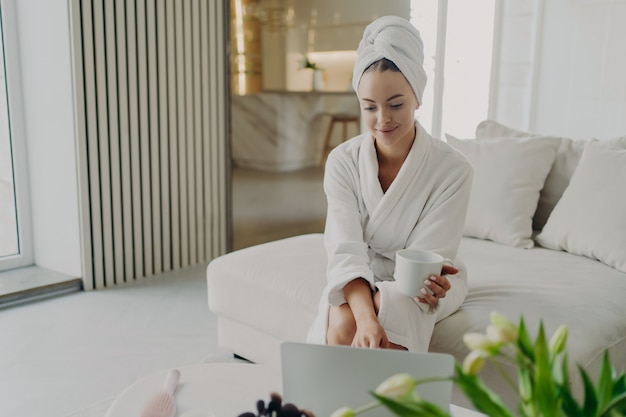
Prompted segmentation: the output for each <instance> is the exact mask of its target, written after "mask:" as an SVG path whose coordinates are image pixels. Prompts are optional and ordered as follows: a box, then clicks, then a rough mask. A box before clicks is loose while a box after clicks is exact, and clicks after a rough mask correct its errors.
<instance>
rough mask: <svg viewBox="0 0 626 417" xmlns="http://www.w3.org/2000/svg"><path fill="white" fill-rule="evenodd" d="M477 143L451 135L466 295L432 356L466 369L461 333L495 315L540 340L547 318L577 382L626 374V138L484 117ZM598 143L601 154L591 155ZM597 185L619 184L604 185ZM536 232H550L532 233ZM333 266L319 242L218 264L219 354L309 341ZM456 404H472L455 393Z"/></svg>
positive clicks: (255, 356) (438, 335) (210, 275)
mask: <svg viewBox="0 0 626 417" xmlns="http://www.w3.org/2000/svg"><path fill="white" fill-rule="evenodd" d="M477 139H478V140H474V141H459V140H457V139H455V138H451V137H449V138H448V141H449V142H450V143H451V144H452V145H453V146H455V147H457V148H458V149H459V150H461V151H462V152H464V153H465V154H466V156H467V157H468V159H470V162H472V164H474V168H475V180H474V185H473V189H472V197H471V199H470V207H469V210H468V217H467V221H466V228H465V235H466V237H464V238H463V240H462V242H461V246H460V249H459V256H460V257H461V258H462V259H463V261H464V262H465V263H466V265H467V269H468V271H469V294H468V296H467V298H466V300H465V302H464V303H463V305H462V306H461V308H460V309H459V310H458V311H457V312H456V313H454V314H453V315H451V316H450V317H448V318H446V319H444V320H442V321H440V322H439V323H438V324H437V325H436V327H435V331H434V334H433V338H432V340H431V343H430V350H431V351H434V352H447V353H450V354H452V355H454V356H455V358H456V359H457V360H459V361H462V360H463V358H464V357H465V355H466V354H467V352H468V350H467V348H466V347H465V345H464V344H463V341H462V336H463V334H465V333H467V332H474V331H477V332H482V331H484V329H485V327H486V326H487V324H488V321H489V314H490V312H492V311H498V312H500V313H502V314H503V315H505V316H507V317H509V318H510V319H511V320H513V321H515V322H516V321H517V320H518V319H519V317H520V316H523V317H524V319H525V321H526V323H527V325H528V327H529V329H530V330H531V332H533V333H534V332H536V330H537V328H538V324H539V321H540V320H541V321H543V323H544V325H545V328H546V331H547V332H549V333H550V332H553V331H554V330H555V329H556V328H557V327H558V326H559V325H561V324H566V325H567V326H568V328H569V341H568V349H569V356H570V363H571V366H572V370H571V372H570V374H571V375H572V376H573V384H574V385H575V386H578V387H579V386H580V385H579V384H580V381H579V378H578V371H577V370H576V369H575V367H574V366H575V364H581V365H583V366H584V367H585V368H586V369H588V370H589V372H590V373H591V375H592V376H595V375H597V372H598V370H599V366H600V361H601V359H602V355H603V352H604V351H605V350H606V349H608V351H609V353H610V356H611V360H612V362H613V364H614V366H615V367H616V368H617V369H618V370H626V302H625V298H626V197H624V196H622V195H618V194H620V193H619V192H612V190H618V189H620V188H619V187H620V185H621V190H622V191H621V194H623V193H624V192H623V191H624V190H625V189H626V187H625V184H626V183H625V181H626V180H625V179H626V137H625V138H618V139H615V140H612V141H605V142H594V141H584V142H583V141H575V140H572V139H568V138H553V137H545V136H538V135H535V136H532V137H531V136H530V135H529V134H525V133H524V132H518V131H514V130H512V129H509V128H507V127H506V126H502V125H500V124H498V123H495V122H492V121H485V122H483V123H481V124H480V125H479V126H478V128H477ZM538 143H543V145H541V146H537V144H538ZM589 143H599V144H601V146H600V145H598V146H596V145H593V146H594V148H593V149H591V150H589V151H587V149H589ZM592 151H593V152H592ZM546 155H548V156H546ZM581 155H582V156H583V158H582V159H581ZM494 160H495V161H499V162H497V163H495V164H494V163H492V162H494ZM579 160H580V162H579ZM502 161H505V163H502ZM494 170H496V171H494ZM574 173H576V176H573V174H574ZM598 181H600V182H598ZM598 184H602V185H603V186H605V187H618V188H614V189H613V188H608V189H606V190H603V189H597V187H598ZM504 186H506V187H504ZM564 190H567V191H566V192H565V193H564ZM502 193H505V194H506V195H504V194H502ZM585 193H587V194H586V195H585ZM581 196H583V197H582V198H581ZM528 200H531V201H530V202H529V201H528ZM546 222H547V223H546ZM533 224H534V226H535V229H543V231H542V232H541V233H539V234H537V233H538V232H537V230H535V231H534V232H533V228H532V225H533ZM538 242H541V244H542V246H543V247H540V246H539V245H538ZM325 266H326V254H325V252H324V248H323V236H322V235H321V234H310V235H302V236H296V237H292V238H288V239H283V240H280V241H275V242H270V243H266V244H262V245H258V246H254V247H250V248H246V249H242V250H239V251H236V252H232V253H229V254H227V255H224V256H222V257H219V258H217V259H215V260H213V261H212V262H211V263H210V264H209V266H208V270H207V279H208V296H209V300H208V301H209V307H210V309H211V310H212V311H213V312H215V313H216V314H217V315H218V317H219V319H218V320H219V344H220V346H221V347H223V348H226V349H229V350H232V351H233V353H234V354H236V355H239V356H241V357H244V358H246V359H249V360H251V361H253V362H258V363H275V362H277V361H278V360H279V345H280V343H282V342H283V341H304V340H305V338H306V334H307V331H308V328H309V326H310V325H311V323H312V322H313V319H314V317H315V315H316V312H317V311H316V310H317V305H318V300H319V297H320V295H321V293H322V289H323V287H324V285H325ZM508 371H509V372H513V369H510V368H509V369H508ZM483 377H484V378H485V380H486V382H487V383H488V384H489V385H490V386H492V387H493V388H494V389H496V391H497V392H499V394H500V395H501V396H502V397H503V399H504V400H505V401H506V402H507V403H509V404H514V403H515V402H516V399H515V397H514V395H513V393H512V391H510V390H508V389H507V387H506V385H505V384H503V383H502V379H501V376H500V375H499V374H498V373H497V372H496V371H495V370H494V369H486V370H485V371H484V372H483ZM453 402H455V403H456V404H459V405H468V404H469V403H468V401H467V400H466V399H465V398H464V397H463V396H462V394H460V393H459V392H457V391H456V390H455V392H454V398H453Z"/></svg>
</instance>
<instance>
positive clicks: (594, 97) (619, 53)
mask: <svg viewBox="0 0 626 417" xmlns="http://www.w3.org/2000/svg"><path fill="white" fill-rule="evenodd" d="M543 21H544V22H545V23H544V25H543V30H542V50H541V55H540V56H541V61H540V62H539V78H538V82H537V100H536V103H537V106H536V112H537V113H536V116H535V120H534V125H535V127H536V129H537V130H540V131H546V132H558V133H559V134H561V135H564V136H569V137H582V138H589V137H599V138H611V137H616V136H623V135H626V25H625V24H624V23H625V22H626V1H624V0H621V1H610V0H605V1H600V0H596V1H574V2H573V1H571V0H549V1H545V6H544V18H543ZM552 22H559V23H558V24H553V23H552Z"/></svg>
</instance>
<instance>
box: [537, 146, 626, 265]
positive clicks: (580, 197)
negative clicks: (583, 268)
mask: <svg viewBox="0 0 626 417" xmlns="http://www.w3.org/2000/svg"><path fill="white" fill-rule="evenodd" d="M625 180H626V138H625V139H623V140H613V141H611V142H591V143H589V145H587V147H586V148H585V151H584V152H583V155H582V157H581V159H580V163H579V164H578V167H577V168H576V171H575V172H574V175H573V176H572V179H571V181H570V184H569V186H568V187H567V189H566V190H565V192H564V193H563V197H562V198H561V200H560V201H559V202H558V204H557V205H556V207H555V208H554V210H553V211H552V214H551V215H550V218H549V219H548V222H547V223H546V225H545V227H544V228H543V231H542V232H541V233H540V234H539V235H537V237H536V240H537V243H539V244H540V245H541V246H544V247H546V248H550V249H559V250H565V251H567V252H570V253H573V254H576V255H583V256H587V257H589V258H593V259H597V260H599V261H601V262H603V263H605V264H607V265H609V266H612V267H614V268H616V269H618V270H620V271H622V272H626V214H625V213H626V194H625V193H624V184H625Z"/></svg>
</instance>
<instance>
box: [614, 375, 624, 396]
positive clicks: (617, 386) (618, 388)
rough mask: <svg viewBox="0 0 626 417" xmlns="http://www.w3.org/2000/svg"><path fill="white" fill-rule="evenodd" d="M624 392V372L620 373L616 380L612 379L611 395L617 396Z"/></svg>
mask: <svg viewBox="0 0 626 417" xmlns="http://www.w3.org/2000/svg"><path fill="white" fill-rule="evenodd" d="M624 392H626V374H623V373H622V374H621V375H620V376H619V377H618V378H617V379H616V380H614V381H613V392H612V393H611V394H612V396H613V397H617V396H619V395H621V394H623V393H624Z"/></svg>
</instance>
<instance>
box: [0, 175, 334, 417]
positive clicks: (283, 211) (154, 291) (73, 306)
mask: <svg viewBox="0 0 626 417" xmlns="http://www.w3.org/2000/svg"><path fill="white" fill-rule="evenodd" d="M321 177H322V175H321V170H320V169H318V168H314V169H307V170H303V171H299V172H293V173H288V174H271V173H263V172H255V171H248V170H235V172H234V184H233V203H234V207H233V210H234V213H233V214H234V229H235V235H234V245H235V247H237V248H239V247H245V246H249V245H251V244H254V243H259V242H263V241H268V240H273V239H277V238H282V237H287V236H291V235H294V234H298V233H309V232H316V231H322V228H323V224H324V214H325V205H326V203H325V199H324V196H323V192H322V185H321ZM205 270H206V264H202V265H198V266H196V267H193V268H189V269H186V270H183V271H177V272H170V273H166V274H163V275H161V276H157V277H152V278H150V279H147V280H145V281H143V282H141V283H132V284H129V285H124V286H121V287H116V288H110V289H106V290H100V291H91V292H82V291H81V292H74V293H71V294H67V295H63V296H56V297H53V298H48V299H43V300H38V301H35V302H30V303H27V304H22V305H14V306H12V307H9V308H4V309H0V416H19V417H67V416H72V417H77V416H91V415H95V414H91V413H92V412H93V411H94V410H96V409H100V413H99V415H102V410H101V409H102V408H106V407H107V406H108V404H109V402H110V401H111V399H112V398H114V397H115V396H117V395H118V394H119V393H120V392H121V391H123V390H124V389H125V388H126V387H128V386H129V385H130V384H132V383H133V382H135V381H136V380H137V379H139V378H141V377H142V376H144V375H146V374H149V373H152V372H155V371H158V370H161V369H167V368H170V367H175V366H180V365H185V364H193V363H200V362H203V361H206V360H207V358H210V360H218V361H223V360H229V359H230V358H231V357H232V355H231V354H230V352H227V351H223V350H221V349H220V348H219V347H218V345H217V319H216V317H215V315H213V314H212V313H211V311H210V310H209V309H208V305H207V287H206V279H205ZM211 358H212V359H211ZM94 406H95V407H94ZM81 410H82V411H81Z"/></svg>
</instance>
